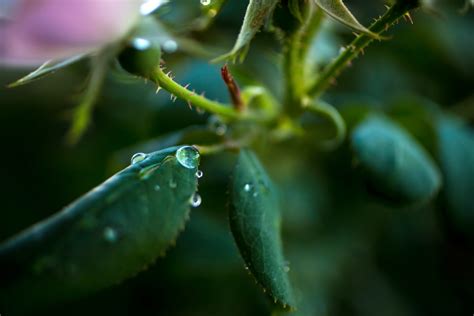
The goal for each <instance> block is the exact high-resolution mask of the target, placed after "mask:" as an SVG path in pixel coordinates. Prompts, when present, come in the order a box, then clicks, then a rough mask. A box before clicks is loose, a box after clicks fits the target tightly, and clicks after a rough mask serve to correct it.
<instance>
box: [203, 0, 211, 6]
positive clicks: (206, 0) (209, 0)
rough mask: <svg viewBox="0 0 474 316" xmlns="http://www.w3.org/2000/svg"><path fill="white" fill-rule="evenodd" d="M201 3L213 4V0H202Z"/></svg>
mask: <svg viewBox="0 0 474 316" xmlns="http://www.w3.org/2000/svg"><path fill="white" fill-rule="evenodd" d="M201 4H202V5H210V4H211V0H201Z"/></svg>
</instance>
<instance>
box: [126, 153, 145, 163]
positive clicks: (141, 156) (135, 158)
mask: <svg viewBox="0 0 474 316" xmlns="http://www.w3.org/2000/svg"><path fill="white" fill-rule="evenodd" d="M146 156H147V155H146V154H145V153H136V154H135V155H133V156H132V159H131V160H130V161H131V163H132V165H133V164H136V163H137V162H140V161H142V160H144V159H145V158H146Z"/></svg>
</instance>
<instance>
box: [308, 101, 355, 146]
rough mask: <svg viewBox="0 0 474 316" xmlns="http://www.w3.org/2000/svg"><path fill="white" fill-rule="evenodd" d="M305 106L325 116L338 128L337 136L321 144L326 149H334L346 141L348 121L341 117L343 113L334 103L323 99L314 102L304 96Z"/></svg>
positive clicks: (310, 110)
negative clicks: (328, 102)
mask: <svg viewBox="0 0 474 316" xmlns="http://www.w3.org/2000/svg"><path fill="white" fill-rule="evenodd" d="M303 107H304V109H306V110H308V111H309V112H312V113H314V114H316V115H321V116H323V117H324V118H326V119H327V120H329V121H331V122H332V123H333V124H334V127H335V129H336V136H335V137H334V138H333V139H330V140H326V141H324V142H323V143H322V144H321V145H322V146H321V147H322V148H324V149H326V150H332V149H335V148H336V147H337V146H339V145H340V144H341V143H342V142H343V141H344V139H345V138H346V132H347V128H346V123H345V121H344V119H343V118H342V117H341V114H339V112H338V111H337V110H336V109H335V108H334V107H333V106H332V105H330V104H327V103H325V102H322V101H318V102H317V103H314V102H312V101H311V99H309V98H304V100H303Z"/></svg>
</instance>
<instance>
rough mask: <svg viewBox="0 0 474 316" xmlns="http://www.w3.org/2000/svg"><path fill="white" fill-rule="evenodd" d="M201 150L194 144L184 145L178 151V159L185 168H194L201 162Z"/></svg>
mask: <svg viewBox="0 0 474 316" xmlns="http://www.w3.org/2000/svg"><path fill="white" fill-rule="evenodd" d="M199 157H200V155H199V151H198V150H197V149H196V148H194V147H192V146H183V147H181V148H179V149H178V150H177V151H176V159H178V162H179V163H180V164H181V165H182V166H183V167H185V168H188V169H193V168H196V167H197V166H198V164H199Z"/></svg>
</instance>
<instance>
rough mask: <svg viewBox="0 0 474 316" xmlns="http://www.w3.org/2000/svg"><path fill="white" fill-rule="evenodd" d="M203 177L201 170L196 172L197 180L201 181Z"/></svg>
mask: <svg viewBox="0 0 474 316" xmlns="http://www.w3.org/2000/svg"><path fill="white" fill-rule="evenodd" d="M203 176H204V172H202V171H201V170H198V171H196V177H198V179H201V178H202V177H203Z"/></svg>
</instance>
